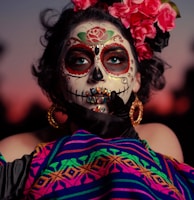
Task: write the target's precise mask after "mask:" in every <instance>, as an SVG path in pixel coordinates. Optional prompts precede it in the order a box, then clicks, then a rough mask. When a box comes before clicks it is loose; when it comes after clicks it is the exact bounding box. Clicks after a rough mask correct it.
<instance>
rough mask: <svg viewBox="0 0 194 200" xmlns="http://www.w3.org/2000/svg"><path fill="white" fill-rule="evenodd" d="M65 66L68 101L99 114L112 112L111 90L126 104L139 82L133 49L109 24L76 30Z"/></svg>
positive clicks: (90, 24)
mask: <svg viewBox="0 0 194 200" xmlns="http://www.w3.org/2000/svg"><path fill="white" fill-rule="evenodd" d="M63 63H64V66H63V73H64V78H65V86H64V88H63V90H64V96H65V99H66V100H68V101H70V102H75V103H77V104H79V105H82V106H84V107H86V108H88V109H91V110H93V111H96V112H104V113H108V112H109V110H108V107H107V105H106V102H107V101H108V100H109V98H110V93H111V91H116V93H117V94H118V95H119V96H120V97H121V98H122V99H123V101H124V103H126V102H127V101H128V99H129V97H130V95H131V92H132V90H133V88H134V85H135V83H136V82H137V80H136V78H135V74H136V67H135V61H134V57H133V55H132V52H131V47H130V45H129V43H128V41H127V40H126V39H125V38H123V36H122V35H121V33H120V31H119V30H118V29H117V28H116V27H115V26H114V25H112V24H111V23H109V22H104V23H99V22H96V21H89V22H88V21H87V22H84V23H81V24H80V25H78V26H77V27H75V28H74V29H73V30H72V32H71V34H70V37H69V39H68V41H67V43H66V44H65V47H64V60H63Z"/></svg>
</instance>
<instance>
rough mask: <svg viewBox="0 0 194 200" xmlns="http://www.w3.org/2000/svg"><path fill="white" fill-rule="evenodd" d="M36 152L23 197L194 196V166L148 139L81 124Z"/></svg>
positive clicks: (41, 146)
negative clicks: (101, 133)
mask: <svg viewBox="0 0 194 200" xmlns="http://www.w3.org/2000/svg"><path fill="white" fill-rule="evenodd" d="M32 156H33V157H32V160H31V164H30V167H29V170H28V173H27V179H26V182H25V184H24V189H23V195H24V198H23V199H33V200H34V199H47V200H48V199H57V200H60V199H71V200H73V199H79V200H81V199H84V200H86V199H93V200H97V199H106V200H107V199H142V200H147V199H150V200H151V199H152V200H156V199H161V200H164V199H165V200H168V199H176V200H177V199H182V200H191V199H194V169H193V168H192V167H190V166H188V165H187V164H183V163H179V162H177V161H176V160H175V159H173V158H170V157H167V156H163V155H161V154H159V153H156V152H154V151H153V150H151V149H150V148H149V146H148V144H147V143H146V141H141V140H138V139H131V138H113V139H102V138H100V137H98V136H96V135H94V134H91V133H88V132H86V131H84V130H79V131H77V132H75V133H74V134H73V135H71V136H66V137H64V138H61V139H59V140H57V141H54V142H51V143H42V144H40V145H38V146H37V148H36V150H35V151H34V153H33V154H32Z"/></svg>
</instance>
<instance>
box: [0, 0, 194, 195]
mask: <svg viewBox="0 0 194 200" xmlns="http://www.w3.org/2000/svg"><path fill="white" fill-rule="evenodd" d="M72 2H73V3H74V7H73V8H69V9H65V10H64V11H63V13H62V14H61V16H60V18H59V20H58V21H57V22H56V23H55V24H54V25H53V26H49V24H48V23H46V21H45V16H46V15H45V14H46V13H47V12H45V13H43V15H42V18H41V19H42V24H43V25H44V27H45V28H46V33H45V37H44V38H45V39H46V42H47V44H46V48H45V51H44V53H43V55H42V57H41V59H40V61H39V64H38V66H33V74H34V75H35V76H36V77H37V78H38V83H39V85H40V87H41V88H42V89H43V90H44V91H45V92H46V94H47V95H48V97H49V99H50V100H51V101H52V102H53V106H52V107H51V108H50V109H49V112H48V120H49V122H50V124H51V125H52V126H53V127H55V128H59V129H60V133H59V135H60V137H59V136H56V139H57V138H58V139H57V140H53V141H51V142H45V143H41V144H39V145H37V144H38V143H40V142H42V141H43V140H42V139H40V137H38V136H37V135H39V134H44V133H43V132H41V131H40V132H38V133H30V134H29V133H28V134H21V135H16V136H13V137H10V138H7V139H5V140H4V141H2V142H1V152H2V155H3V156H4V158H5V160H10V161H11V160H14V159H16V158H20V157H21V156H22V155H25V156H23V157H22V158H21V159H18V160H14V161H13V162H11V163H6V162H5V160H4V159H3V158H2V159H1V162H2V167H1V168H0V170H1V171H0V174H1V177H3V178H2V179H1V180H0V186H1V192H0V196H1V198H2V199H14V198H15V199H19V198H21V199H78V198H80V199H192V198H193V197H194V192H193V191H194V185H193V180H194V176H193V174H192V171H193V168H191V167H190V166H188V165H186V164H184V163H182V162H183V157H182V152H181V148H180V144H179V142H178V140H177V138H176V136H175V134H174V133H173V132H172V131H171V130H170V129H169V128H168V127H166V126H164V125H162V124H144V125H143V124H142V125H140V124H139V123H140V121H141V119H142V112H143V104H144V103H146V102H147V101H148V99H149V96H150V92H151V89H161V88H163V86H164V77H163V72H164V67H165V65H164V63H163V62H162V60H161V59H159V58H157V57H156V56H155V55H154V53H153V52H154V51H161V50H162V48H163V47H165V46H167V43H168V38H169V31H170V30H172V28H173V27H174V20H175V18H176V17H177V16H178V10H177V8H176V6H175V5H174V4H173V3H172V2H169V3H162V2H160V1H159V0H158V1H146V0H145V1H143V0H139V1H129V2H125V1H124V2H115V3H113V2H111V1H110V2H109V1H97V0H93V1H75V0H74V1H72ZM148 8H149V9H148ZM49 11H50V10H49ZM164 15H165V16H166V15H168V16H166V18H164ZM165 20H166V21H165ZM136 110H137V111H138V113H137V116H136ZM57 111H62V112H63V113H66V114H67V119H66V122H65V123H64V122H60V123H58V122H57V117H56V116H55V112H57ZM51 132H52V129H51ZM61 132H62V134H61ZM47 134H52V133H50V132H47ZM53 134H55V132H54V131H53ZM25 137H26V140H27V141H28V142H30V144H29V143H28V144H27V145H25V144H24V145H20V142H24V141H25ZM46 140H50V139H49V138H46ZM167 141H168V142H167ZM7 144H9V145H10V146H13V145H14V146H16V145H17V147H18V146H19V145H20V146H21V148H20V149H17V151H18V152H19V153H18V152H16V154H13V157H12V158H11V157H9V155H10V152H12V150H11V149H10V147H9V148H8V145H7ZM18 144H19V145H18ZM36 145H37V147H36V148H35V150H34V147H35V146H36ZM150 147H151V148H150ZM154 150H155V151H154ZM26 154H29V155H26ZM178 160H179V161H180V162H179V161H178Z"/></svg>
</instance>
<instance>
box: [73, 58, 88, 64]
mask: <svg viewBox="0 0 194 200" xmlns="http://www.w3.org/2000/svg"><path fill="white" fill-rule="evenodd" d="M72 61H73V62H74V65H84V64H88V60H87V59H86V58H82V57H80V58H79V57H78V58H75V59H72Z"/></svg>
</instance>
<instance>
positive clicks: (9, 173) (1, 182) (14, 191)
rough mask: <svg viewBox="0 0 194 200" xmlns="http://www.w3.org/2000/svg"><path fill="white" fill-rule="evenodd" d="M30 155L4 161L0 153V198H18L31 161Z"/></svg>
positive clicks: (4, 199)
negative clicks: (8, 161) (11, 160)
mask: <svg viewBox="0 0 194 200" xmlns="http://www.w3.org/2000/svg"><path fill="white" fill-rule="evenodd" d="M31 159H32V155H25V156H23V157H22V158H21V159H17V160H15V161H14V162H11V163H6V162H5V159H4V158H3V156H2V155H0V199H1V200H8V199H9V200H11V199H20V197H21V195H22V193H23V187H24V184H25V181H26V177H27V173H28V170H29V166H30V163H31Z"/></svg>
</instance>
